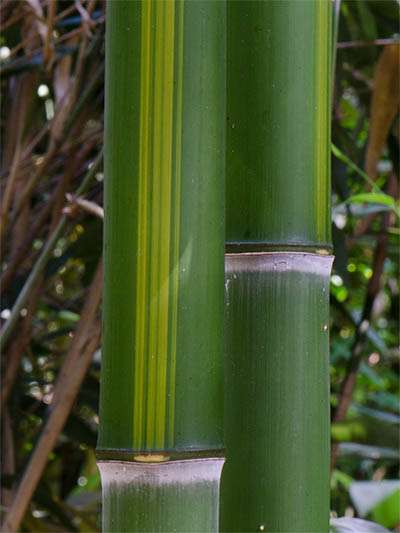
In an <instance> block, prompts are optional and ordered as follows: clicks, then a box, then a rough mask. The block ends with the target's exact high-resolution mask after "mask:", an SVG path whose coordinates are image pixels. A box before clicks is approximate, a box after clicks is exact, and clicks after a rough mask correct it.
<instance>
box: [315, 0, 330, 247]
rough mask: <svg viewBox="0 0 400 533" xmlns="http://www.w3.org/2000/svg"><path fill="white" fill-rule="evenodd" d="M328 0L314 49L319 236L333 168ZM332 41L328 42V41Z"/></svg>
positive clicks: (320, 5) (320, 9)
mask: <svg viewBox="0 0 400 533" xmlns="http://www.w3.org/2000/svg"><path fill="white" fill-rule="evenodd" d="M328 4H329V3H328V2H326V0H317V5H316V11H317V16H316V28H315V32H316V37H315V46H314V50H315V51H316V57H315V63H316V64H315V91H316V94H315V105H316V113H315V146H316V151H315V155H314V165H315V180H316V183H315V187H316V192H315V197H314V201H315V202H316V209H315V213H317V218H316V228H317V235H318V238H324V230H325V226H326V221H325V220H321V217H320V216H318V213H320V211H321V209H320V206H321V205H324V204H325V203H326V201H327V198H328V194H329V191H328V180H327V179H326V173H327V172H328V170H327V169H328V168H329V164H330V163H329V152H328V150H329V142H328V135H329V116H330V108H329V94H330V87H329V80H330V75H329V73H330V61H329V58H330V48H329V46H330V40H329V39H326V34H327V32H329V27H330V13H329V11H330V6H329V5H328ZM327 42H328V45H327Z"/></svg>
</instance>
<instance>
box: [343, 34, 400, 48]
mask: <svg viewBox="0 0 400 533" xmlns="http://www.w3.org/2000/svg"><path fill="white" fill-rule="evenodd" d="M399 43H400V40H399V38H398V37H397V38H396V37H392V38H388V39H375V40H374V41H342V42H339V43H337V48H361V47H364V46H386V45H388V44H399Z"/></svg>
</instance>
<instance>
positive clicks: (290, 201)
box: [221, 0, 332, 532]
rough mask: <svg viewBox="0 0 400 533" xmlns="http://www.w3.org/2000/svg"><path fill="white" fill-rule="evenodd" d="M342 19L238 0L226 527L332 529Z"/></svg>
mask: <svg viewBox="0 0 400 533" xmlns="http://www.w3.org/2000/svg"><path fill="white" fill-rule="evenodd" d="M330 18H331V5H330V2H329V1H328V0H313V1H308V0H285V1H278V0H270V1H253V0H251V1H235V2H229V3H228V18H227V29H228V40H227V42H228V49H227V56H228V70H227V72H228V74H227V89H228V90H227V119H228V129H227V191H226V193H227V208H226V211H227V252H228V253H227V255H226V324H227V331H226V337H227V356H226V394H225V406H226V407H225V427H226V431H225V440H226V458H227V461H226V465H225V467H224V471H223V475H222V487H221V529H222V530H223V531H270V532H272V531H273V532H278V531H286V532H294V531H296V532H297V531H302V532H323V531H328V520H329V366H328V329H329V328H328V312H329V290H328V289H329V274H330V268H331V264H332V257H331V256H329V250H330V206H329V195H330V180H329V168H330V164H329V130H330V121H329V115H330V110H329V109H330V108H329V98H330V48H331V40H330V24H331V22H330Z"/></svg>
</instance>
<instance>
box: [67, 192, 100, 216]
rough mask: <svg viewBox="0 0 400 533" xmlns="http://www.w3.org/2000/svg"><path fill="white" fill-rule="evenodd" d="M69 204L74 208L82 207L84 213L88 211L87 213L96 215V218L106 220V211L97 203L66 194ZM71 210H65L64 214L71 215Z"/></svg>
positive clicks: (68, 208)
mask: <svg viewBox="0 0 400 533" xmlns="http://www.w3.org/2000/svg"><path fill="white" fill-rule="evenodd" d="M65 196H66V198H67V200H68V202H69V203H70V204H71V205H72V206H77V207H80V208H81V209H82V210H83V211H86V212H87V213H90V214H91V215H95V216H96V217H99V218H101V219H103V218H104V210H103V208H102V207H100V206H99V205H98V204H96V203H95V202H91V201H90V200H85V199H84V198H80V197H79V196H74V195H73V194H66V195H65ZM70 210H71V208H70V207H69V206H67V207H65V208H64V213H65V214H69V213H70Z"/></svg>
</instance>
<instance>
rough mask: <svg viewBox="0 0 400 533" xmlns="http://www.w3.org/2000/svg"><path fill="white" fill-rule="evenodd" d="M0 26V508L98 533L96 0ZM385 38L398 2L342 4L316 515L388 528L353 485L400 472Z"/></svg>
mask: <svg viewBox="0 0 400 533" xmlns="http://www.w3.org/2000/svg"><path fill="white" fill-rule="evenodd" d="M1 17H2V30H3V31H2V36H1V43H0V59H1V67H2V78H1V91H2V101H3V105H2V110H1V135H2V139H3V144H2V148H1V149H2V153H1V156H2V161H1V169H0V174H1V231H0V237H1V246H2V252H3V253H2V268H1V315H0V316H1V321H2V325H3V328H4V324H8V325H7V327H6V329H3V335H4V336H3V341H2V343H3V344H2V355H3V357H2V383H1V402H2V405H1V406H2V422H1V424H2V446H1V449H2V463H1V468H2V471H1V479H2V509H3V511H4V510H5V509H7V508H9V506H10V504H11V502H12V500H13V494H12V490H14V491H15V490H16V489H17V487H20V490H19V491H18V493H17V498H18V500H17V501H18V506H19V508H20V509H21V508H22V507H23V505H24V503H25V504H27V505H28V507H27V510H28V512H27V513H26V515H25V518H24V520H23V523H22V528H23V530H24V531H97V530H99V516H100V513H99V506H100V492H99V491H100V481H99V475H98V471H97V467H96V463H95V455H94V447H95V445H96V438H97V427H98V415H97V409H98V391H99V373H100V351H99V347H100V341H99V333H100V325H99V309H98V307H99V295H100V293H101V289H100V282H99V280H100V275H101V265H100V261H101V249H102V208H101V205H102V181H103V173H102V167H101V149H102V120H103V117H102V113H103V75H104V22H105V4H104V3H103V2H100V1H96V0H86V1H85V0H82V1H79V0H77V1H76V2H73V1H65V0H64V1H58V2H57V1H53V2H49V1H46V0H41V1H39V0H27V1H26V2H14V1H12V0H5V1H4V2H3V3H2V6H1ZM397 28H398V4H397V2H396V1H395V0H393V1H392V0H381V1H365V0H355V1H349V0H345V1H343V2H342V3H341V6H340V17H339V24H338V43H339V44H338V46H337V49H336V68H335V81H334V91H333V92H334V97H333V109H332V140H333V155H332V198H333V211H332V227H333V236H334V253H335V256H336V260H335V264H334V272H333V275H332V278H331V384H332V394H331V405H332V419H333V425H332V437H333V441H334V446H333V454H332V463H333V469H332V478H331V486H332V505H331V508H332V512H333V513H335V515H338V516H343V515H345V514H346V515H347V516H353V515H354V516H359V515H360V513H362V512H363V503H364V508H365V513H364V514H365V515H366V516H371V517H372V518H373V519H374V520H375V521H376V522H378V523H381V524H382V525H384V526H386V527H388V528H394V527H396V525H399V523H400V517H399V516H398V514H397V515H396V513H398V508H399V506H398V504H397V502H396V500H395V499H394V498H393V497H389V499H386V500H385V498H384V497H383V496H382V497H379V496H377V500H378V501H379V500H383V502H381V503H378V504H377V505H376V503H373V504H371V505H370V507H368V505H367V503H366V501H365V498H363V496H362V486H361V485H360V484H357V483H356V484H354V482H361V481H373V482H378V481H382V480H385V481H388V480H394V479H396V478H398V477H399V473H398V469H399V460H398V453H397V450H398V444H399V442H398V434H399V433H398V429H399V420H400V418H399V417H400V413H399V403H398V384H399V370H400V369H399V357H400V353H399V348H398V320H399V315H398V313H399V286H398V274H399V272H398V236H399V229H398V217H399V207H398V203H397V204H396V199H397V197H398V176H399V168H398V161H399V118H398V106H399V79H398V75H399V74H398V62H399V48H400V45H399V44H395V42H396V41H395V39H396V35H395V33H396V31H397ZM293 75H295V74H293ZM288 157H290V154H288ZM82 184H83V187H82ZM288 186H289V184H288ZM23 289H24V290H23ZM7 321H8V322H7ZM10 324H11V326H12V327H10ZM86 368H87V371H86ZM75 390H76V391H77V395H76V397H75V396H74V394H73V393H74V391H75ZM64 420H66V424H65V425H64ZM44 430H46V431H44ZM39 439H41V440H40V446H38V447H37V448H36V451H34V450H35V447H36V443H37V442H38V440H39ZM33 454H34V455H33ZM312 460H313V458H312V457H310V462H311V461H312ZM24 472H25V478H24V481H23V483H21V478H22V476H23V475H24ZM21 487H22V490H21ZM374 487H375V486H374ZM382 487H383V488H385V485H384V484H382V483H381V484H380V485H379V487H378V486H376V487H375V488H374V490H375V491H379V490H382ZM29 492H32V493H33V496H32V498H31V496H30V494H29ZM360 502H362V503H361V504H360Z"/></svg>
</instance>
